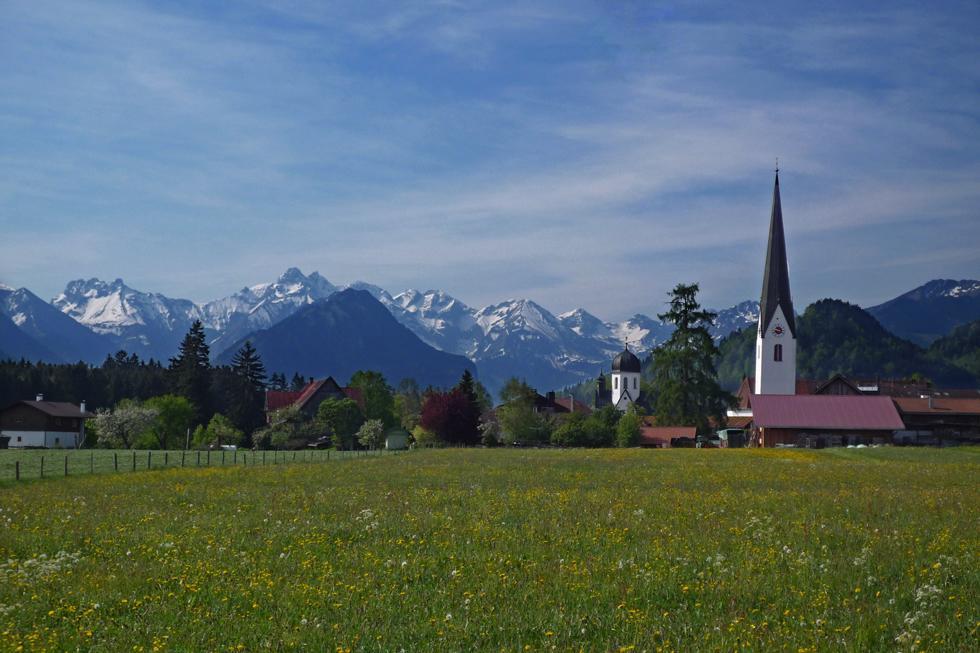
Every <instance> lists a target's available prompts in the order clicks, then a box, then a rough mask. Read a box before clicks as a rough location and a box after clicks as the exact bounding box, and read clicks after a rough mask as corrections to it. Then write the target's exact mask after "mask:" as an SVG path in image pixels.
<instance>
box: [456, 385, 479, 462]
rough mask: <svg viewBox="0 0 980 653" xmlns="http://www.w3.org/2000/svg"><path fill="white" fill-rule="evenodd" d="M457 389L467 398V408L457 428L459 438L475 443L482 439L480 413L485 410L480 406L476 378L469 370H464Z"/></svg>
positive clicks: (462, 440)
mask: <svg viewBox="0 0 980 653" xmlns="http://www.w3.org/2000/svg"><path fill="white" fill-rule="evenodd" d="M456 389H457V390H459V391H460V393H462V395H463V396H464V397H465V398H466V402H467V409H466V410H465V411H464V414H463V415H461V416H460V418H459V423H458V424H457V425H456V428H458V429H459V434H458V435H457V438H458V439H459V441H461V442H466V443H470V444H475V443H476V442H478V441H479V440H480V414H481V413H482V412H483V411H482V410H481V407H480V396H479V395H478V394H477V390H476V379H474V378H473V375H472V374H471V373H470V371H469V370H464V371H463V377H462V378H461V379H460V380H459V383H458V384H457V385H456Z"/></svg>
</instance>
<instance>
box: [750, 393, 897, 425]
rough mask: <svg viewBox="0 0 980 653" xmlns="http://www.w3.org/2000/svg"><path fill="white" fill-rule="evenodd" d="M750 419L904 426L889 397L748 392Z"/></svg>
mask: <svg viewBox="0 0 980 653" xmlns="http://www.w3.org/2000/svg"><path fill="white" fill-rule="evenodd" d="M752 421H753V422H754V423H755V425H756V426H760V427H762V428H797V429H806V428H812V429H831V430H833V429H853V430H861V431H894V430H897V429H902V428H904V424H903V423H902V418H901V417H899V415H898V411H897V410H895V404H894V403H892V400H891V399H890V398H889V397H879V396H854V395H752Z"/></svg>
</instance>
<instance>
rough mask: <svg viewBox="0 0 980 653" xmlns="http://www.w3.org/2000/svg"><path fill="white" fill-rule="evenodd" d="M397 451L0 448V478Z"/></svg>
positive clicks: (250, 463) (259, 462)
mask: <svg viewBox="0 0 980 653" xmlns="http://www.w3.org/2000/svg"><path fill="white" fill-rule="evenodd" d="M393 453H398V452H393V451H385V450H384V449H376V450H372V451H368V450H357V451H332V450H329V449H306V450H302V451H251V450H245V449H239V450H236V451H225V450H215V451H197V450H193V451H174V450H166V451H164V450H159V451H157V450H151V451H147V450H140V451H137V450H130V449H79V450H59V449H0V481H21V480H28V479H37V478H52V477H65V476H79V475H82V474H115V473H124V472H136V471H146V470H150V469H166V468H175V467H228V466H246V467H252V466H261V465H283V464H293V463H318V462H327V461H328V460H343V459H349V458H364V457H369V456H375V457H376V456H381V455H391V454H393Z"/></svg>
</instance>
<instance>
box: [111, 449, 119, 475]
mask: <svg viewBox="0 0 980 653" xmlns="http://www.w3.org/2000/svg"><path fill="white" fill-rule="evenodd" d="M112 466H113V468H115V470H116V471H117V472H118V471H119V454H118V453H116V452H115V451H113V452H112Z"/></svg>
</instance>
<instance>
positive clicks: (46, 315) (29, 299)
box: [0, 286, 114, 363]
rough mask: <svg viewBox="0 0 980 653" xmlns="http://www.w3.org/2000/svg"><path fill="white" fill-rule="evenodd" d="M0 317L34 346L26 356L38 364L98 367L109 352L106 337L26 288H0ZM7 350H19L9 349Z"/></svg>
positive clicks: (12, 347)
mask: <svg viewBox="0 0 980 653" xmlns="http://www.w3.org/2000/svg"><path fill="white" fill-rule="evenodd" d="M0 313H2V314H3V315H5V316H6V317H7V318H9V320H10V321H11V322H12V323H13V324H14V325H16V326H17V328H18V329H19V330H20V331H21V332H22V333H24V334H25V335H26V336H27V337H29V338H30V339H31V340H32V341H33V342H34V343H36V345H37V346H35V347H32V348H30V350H29V351H28V352H27V353H28V354H29V355H31V356H35V357H38V356H39V358H38V359H39V360H45V361H50V362H77V361H85V362H88V363H99V362H101V361H102V360H104V359H105V356H106V354H108V353H110V352H112V351H113V345H114V343H113V342H112V341H111V340H110V339H109V338H108V337H106V336H103V335H100V334H97V333H93V332H92V331H91V330H89V329H87V328H85V327H84V326H83V325H81V324H79V323H78V322H76V321H75V320H73V319H71V318H70V317H68V316H67V315H65V314H63V313H62V312H61V311H59V310H58V309H56V308H55V307H53V306H52V305H51V304H49V303H47V302H46V301H44V300H43V299H41V298H40V297H38V296H37V295H35V294H34V293H32V292H31V291H30V290H28V289H27V288H20V289H18V290H14V289H13V288H11V287H10V286H4V287H2V288H0ZM5 344H6V343H5ZM4 349H5V350H6V348H4ZM10 349H11V350H19V348H18V347H14V346H13V345H10ZM41 354H44V355H43V356H42V355H41ZM31 360H35V358H32V359H31Z"/></svg>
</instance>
